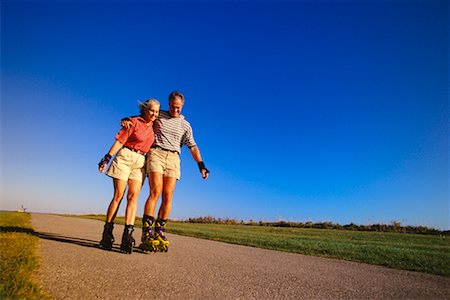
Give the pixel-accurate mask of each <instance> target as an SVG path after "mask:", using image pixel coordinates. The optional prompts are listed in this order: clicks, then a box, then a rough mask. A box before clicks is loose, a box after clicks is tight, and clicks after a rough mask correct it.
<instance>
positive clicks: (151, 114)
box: [145, 103, 159, 122]
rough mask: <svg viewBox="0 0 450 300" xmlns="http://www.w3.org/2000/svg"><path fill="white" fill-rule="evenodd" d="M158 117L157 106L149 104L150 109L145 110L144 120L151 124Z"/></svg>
mask: <svg viewBox="0 0 450 300" xmlns="http://www.w3.org/2000/svg"><path fill="white" fill-rule="evenodd" d="M158 115H159V105H158V104H155V103H153V104H151V105H150V109H149V110H147V113H146V115H145V119H146V121H147V122H153V121H155V120H156V118H157V117H158Z"/></svg>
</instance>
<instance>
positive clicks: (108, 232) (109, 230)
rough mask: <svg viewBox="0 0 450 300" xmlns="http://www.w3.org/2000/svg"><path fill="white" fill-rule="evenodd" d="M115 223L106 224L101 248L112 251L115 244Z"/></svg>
mask: <svg viewBox="0 0 450 300" xmlns="http://www.w3.org/2000/svg"><path fill="white" fill-rule="evenodd" d="M113 229H114V223H113V222H109V223H108V222H106V223H105V226H104V227H103V235H102V240H101V241H100V247H101V248H103V249H105V250H111V248H112V246H113V244H114V236H113Z"/></svg>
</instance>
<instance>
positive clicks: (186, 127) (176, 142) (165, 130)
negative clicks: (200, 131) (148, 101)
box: [153, 110, 197, 153]
mask: <svg viewBox="0 0 450 300" xmlns="http://www.w3.org/2000/svg"><path fill="white" fill-rule="evenodd" d="M153 130H154V131H155V142H154V144H153V145H155V146H157V147H161V148H163V149H166V150H170V151H176V152H178V153H180V151H181V146H183V145H185V146H187V147H188V148H190V147H194V146H196V145H197V144H196V143H195V140H194V135H193V133H192V127H191V124H189V122H188V121H186V120H185V119H183V118H180V117H176V118H173V117H171V116H170V113H169V112H168V111H166V110H160V111H159V117H158V118H157V119H156V120H155V122H154V124H153Z"/></svg>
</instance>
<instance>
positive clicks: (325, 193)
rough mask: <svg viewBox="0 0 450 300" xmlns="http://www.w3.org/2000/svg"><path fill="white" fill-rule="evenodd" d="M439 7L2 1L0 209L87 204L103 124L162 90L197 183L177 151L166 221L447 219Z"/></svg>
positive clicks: (103, 141)
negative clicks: (174, 106) (185, 138)
mask: <svg viewBox="0 0 450 300" xmlns="http://www.w3.org/2000/svg"><path fill="white" fill-rule="evenodd" d="M448 16H449V5H448V2H446V1H319V2H316V1H287V2H278V1H277V2H275V1H245V2H241V1H220V2H218V1H216V2H208V1H195V2H194V1H192V2H191V1H178V2H166V1H155V2H153V1H149V2H146V1H135V2H127V1H123V2H122V1H111V2H109V1H98V2H91V1H38V0H37V1H11V0H6V1H2V3H1V71H2V75H1V76H2V77H1V184H2V186H1V190H2V192H1V209H8V210H11V209H13V210H15V209H17V208H19V207H20V205H22V204H23V205H24V206H25V207H27V208H28V209H29V210H30V211H42V212H61V213H105V212H106V208H107V205H108V203H109V201H110V199H111V197H112V183H111V179H110V178H109V177H107V176H105V175H102V174H99V173H98V171H97V163H98V161H99V160H100V158H101V157H102V156H103V155H104V154H105V153H106V151H107V150H108V149H109V147H110V146H111V145H112V143H113V142H114V136H115V134H116V132H117V131H118V130H119V120H120V119H121V118H122V117H125V116H128V115H134V114H136V113H137V112H138V108H137V101H142V100H145V99H147V98H149V97H154V98H157V99H159V100H160V101H161V102H162V107H163V108H167V107H168V105H167V95H168V94H169V92H170V91H172V90H175V89H177V90H180V91H181V92H183V93H184V94H185V97H186V103H185V107H184V110H183V113H184V115H185V116H186V118H187V120H188V121H189V122H190V123H191V125H192V126H193V129H194V135H195V138H196V141H197V143H198V145H199V147H200V149H201V151H202V155H203V158H204V160H205V163H206V165H207V166H208V168H209V169H210V170H211V176H210V179H208V180H207V181H204V180H202V179H201V177H200V173H199V171H198V168H197V166H196V164H195V162H194V161H193V160H192V159H191V157H190V155H189V152H188V151H187V149H186V148H185V149H184V150H183V153H182V179H181V181H180V182H179V183H178V186H177V190H176V192H175V196H174V206H173V211H172V215H171V217H172V218H175V219H183V218H189V217H195V216H205V215H211V216H214V217H222V218H226V217H229V218H236V219H244V220H249V219H253V220H256V221H258V220H265V221H276V220H281V219H282V220H289V221H300V222H303V221H313V222H319V221H331V222H335V223H340V224H348V223H350V222H354V223H357V224H371V223H390V222H391V221H393V220H396V221H400V222H401V223H402V224H405V225H425V226H430V227H436V228H441V229H449V227H450V225H449V184H450V182H449V101H448V91H449V90H448V87H449V86H448V85H449V77H448V71H449V69H448V67H449V65H448V55H449V54H448V53H449V52H448V36H449V24H448ZM147 195H148V186H147V183H146V185H145V187H144V189H143V190H142V193H141V195H140V200H139V206H138V215H141V214H142V208H143V204H144V201H145V199H146V197H147ZM124 207H125V205H124V203H123V204H122V209H121V212H120V213H121V214H123V208H124Z"/></svg>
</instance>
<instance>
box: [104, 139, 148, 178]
mask: <svg viewBox="0 0 450 300" xmlns="http://www.w3.org/2000/svg"><path fill="white" fill-rule="evenodd" d="M106 175H108V176H109V177H112V178H116V179H121V180H129V179H130V180H137V181H140V182H143V181H144V178H145V156H144V155H142V154H138V153H136V152H134V151H131V150H130V149H128V148H125V147H124V148H122V149H120V150H119V152H118V153H117V155H116V157H115V158H114V160H113V162H112V163H111V165H110V166H109V168H108V171H107V172H106Z"/></svg>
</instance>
